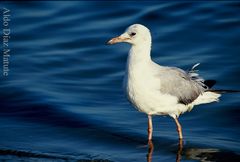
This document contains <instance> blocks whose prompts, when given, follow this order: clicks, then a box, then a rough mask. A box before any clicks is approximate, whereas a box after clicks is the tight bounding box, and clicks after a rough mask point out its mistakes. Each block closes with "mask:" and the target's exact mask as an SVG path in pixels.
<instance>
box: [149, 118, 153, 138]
mask: <svg viewBox="0 0 240 162" xmlns="http://www.w3.org/2000/svg"><path fill="white" fill-rule="evenodd" d="M152 132H153V126H152V116H151V115H148V140H152Z"/></svg>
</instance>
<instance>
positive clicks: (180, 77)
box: [160, 64, 208, 105]
mask: <svg viewBox="0 0 240 162" xmlns="http://www.w3.org/2000/svg"><path fill="white" fill-rule="evenodd" d="M198 65H199V64H196V65H194V66H193V67H192V69H191V70H190V71H188V72H185V71H183V70H181V69H179V68H174V67H164V68H163V69H161V71H160V77H161V89H160V90H161V92H162V93H164V94H170V95H172V96H176V97H177V98H178V102H179V103H182V104H185V105H187V104H190V103H192V102H193V101H194V100H195V99H196V98H197V97H198V96H199V95H200V94H202V93H203V92H204V91H206V90H207V89H208V87H207V86H206V85H205V84H204V80H203V79H202V78H201V77H200V76H199V75H198V74H197V73H196V71H195V70H194V69H195V67H196V66H198Z"/></svg>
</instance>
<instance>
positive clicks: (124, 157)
mask: <svg viewBox="0 0 240 162" xmlns="http://www.w3.org/2000/svg"><path fill="white" fill-rule="evenodd" d="M3 7H6V8H8V9H10V10H11V11H10V14H11V21H10V23H9V25H10V28H11V38H10V40H9V47H10V49H11V53H10V54H11V57H10V64H9V69H10V71H9V76H8V77H3V76H1V85H0V102H1V106H0V159H1V160H0V161H4V162H5V161H7V162H9V161H83V162H85V161H91V160H92V161H106V162H108V161H114V162H127V161H131V162H134V161H136V162H142V161H147V160H149V161H150V160H152V161H153V162H155V161H167V162H171V161H175V160H176V159H177V160H179V159H180V158H181V161H182V162H183V161H186V162H193V161H202V162H211V161H220V162H222V161H240V139H239V137H240V129H239V128H240V126H239V121H240V116H239V114H240V108H239V103H240V101H239V100H240V94H226V95H224V96H223V97H222V98H221V102H219V103H214V104H209V105H202V106H198V107H196V108H195V109H193V111H192V112H190V113H186V114H184V115H182V116H181V117H180V122H181V123H182V126H183V133H184V136H185V139H184V147H183V150H182V152H179V149H178V139H177V133H176V130H175V125H174V122H173V120H172V119H170V118H169V117H157V116H156V117H154V140H153V144H154V151H153V152H152V154H151V152H148V147H147V141H146V139H147V132H146V128H147V118H146V115H144V114H142V113H139V112H137V111H136V110H135V109H133V108H132V106H131V105H130V104H129V103H128V102H127V100H126V99H125V97H124V95H123V90H122V78H123V75H124V70H125V62H126V58H127V52H128V50H129V47H130V46H129V45H126V44H119V45H115V46H106V45H105V42H106V41H107V40H108V39H110V38H111V37H113V36H116V35H119V34H121V33H122V32H123V31H124V30H125V28H126V27H127V26H129V25H131V24H133V23H142V24H144V25H146V26H148V27H149V28H150V29H151V31H152V35H153V49H152V50H153V51H152V57H153V60H155V61H156V62H158V63H159V64H162V65H168V66H178V67H181V68H183V69H186V70H187V69H189V68H190V67H191V66H192V65H193V64H195V63H198V62H200V63H201V65H200V67H199V69H200V74H201V75H202V76H204V77H205V78H206V79H216V80H217V81H218V83H217V85H216V89H240V83H239V81H240V46H239V42H240V3H237V2H195V3H192V2H185V3H180V2H171V3H166V2H159V3H157V2H101V3H100V2H63V1H59V2H27V3H26V2H25V3H24V2H12V3H11V2H1V9H2V10H3ZM1 15H2V16H3V13H2V12H1ZM1 19H2V18H1ZM1 23H2V21H1ZM147 154H148V158H147ZM180 155H181V156H180ZM151 158H152V159H151Z"/></svg>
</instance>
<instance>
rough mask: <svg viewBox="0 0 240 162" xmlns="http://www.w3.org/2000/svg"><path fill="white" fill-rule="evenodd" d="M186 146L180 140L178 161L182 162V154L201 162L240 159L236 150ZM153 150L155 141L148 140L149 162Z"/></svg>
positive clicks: (188, 158) (186, 157)
mask: <svg viewBox="0 0 240 162" xmlns="http://www.w3.org/2000/svg"><path fill="white" fill-rule="evenodd" d="M184 147H185V148H184V149H183V141H182V140H179V143H178V148H177V152H176V162H180V161H181V158H182V156H184V158H185V159H187V160H197V161H201V162H215V161H227V162H228V161H236V162H237V161H240V155H239V154H237V153H235V152H231V151H224V150H220V149H217V148H200V146H199V147H197V148H196V147H195V148H194V147H187V146H186V145H185V146H184ZM153 152H154V143H153V142H152V141H151V140H150V141H148V154H147V162H152V159H153Z"/></svg>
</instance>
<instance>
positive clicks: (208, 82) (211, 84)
mask: <svg viewBox="0 0 240 162" xmlns="http://www.w3.org/2000/svg"><path fill="white" fill-rule="evenodd" d="M216 83H217V81H216V80H205V81H204V84H205V85H206V86H207V87H208V88H212V87H213V86H214V85H215V84H216Z"/></svg>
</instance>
